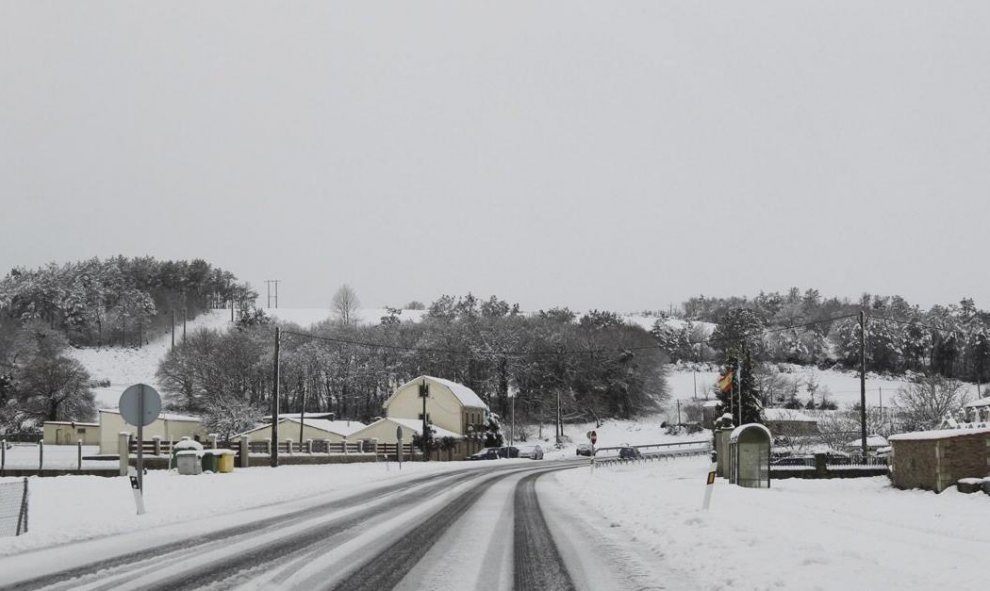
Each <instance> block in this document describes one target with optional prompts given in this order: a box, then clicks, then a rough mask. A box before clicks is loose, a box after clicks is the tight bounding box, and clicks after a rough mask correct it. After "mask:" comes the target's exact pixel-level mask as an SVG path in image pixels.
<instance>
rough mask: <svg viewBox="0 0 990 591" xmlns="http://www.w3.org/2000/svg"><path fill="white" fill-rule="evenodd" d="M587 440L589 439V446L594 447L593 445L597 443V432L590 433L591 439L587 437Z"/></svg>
mask: <svg viewBox="0 0 990 591" xmlns="http://www.w3.org/2000/svg"><path fill="white" fill-rule="evenodd" d="M589 439H591V445H594V444H596V443H598V432H597V431H592V432H591V437H589Z"/></svg>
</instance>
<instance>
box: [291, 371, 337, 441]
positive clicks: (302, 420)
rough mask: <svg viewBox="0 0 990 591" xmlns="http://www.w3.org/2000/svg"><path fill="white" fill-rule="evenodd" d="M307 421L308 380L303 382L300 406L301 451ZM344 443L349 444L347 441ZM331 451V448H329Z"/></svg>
mask: <svg viewBox="0 0 990 591" xmlns="http://www.w3.org/2000/svg"><path fill="white" fill-rule="evenodd" d="M305 423H306V382H303V391H302V406H300V407H299V453H302V444H303V427H304V426H305ZM344 445H347V444H346V443H345V444H344ZM327 451H328V452H329V450H327Z"/></svg>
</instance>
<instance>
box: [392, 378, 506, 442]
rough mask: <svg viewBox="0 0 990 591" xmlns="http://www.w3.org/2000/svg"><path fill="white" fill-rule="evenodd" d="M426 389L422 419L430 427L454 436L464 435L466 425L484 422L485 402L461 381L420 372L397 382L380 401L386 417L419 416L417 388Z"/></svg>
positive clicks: (420, 403) (419, 406)
mask: <svg viewBox="0 0 990 591" xmlns="http://www.w3.org/2000/svg"><path fill="white" fill-rule="evenodd" d="M423 387H425V389H426V393H427V396H426V403H425V405H426V420H427V422H428V423H430V424H431V425H433V426H434V427H438V428H440V429H443V430H445V431H449V432H451V433H454V434H456V435H458V436H463V435H467V434H468V433H469V430H468V427H469V426H472V427H473V428H474V429H478V428H479V427H480V426H481V425H483V424H484V423H485V420H486V416H487V414H488V405H487V404H485V402H484V401H483V400H482V399H481V398H480V397H479V396H478V395H477V394H475V393H474V390H472V389H471V388H468V387H467V386H465V385H463V384H458V383H457V382H452V381H450V380H445V379H443V378H435V377H433V376H420V377H418V378H416V379H414V380H411V381H409V382H407V383H405V384H403V385H401V386H399V387H398V388H397V389H396V390H395V392H394V393H393V394H392V395H391V396H389V398H388V400H386V401H385V404H384V405H383V407H384V409H385V417H386V418H390V419H412V420H415V421H420V423H422V420H423V405H424V402H423V400H424V399H423V398H422V397H420V388H423Z"/></svg>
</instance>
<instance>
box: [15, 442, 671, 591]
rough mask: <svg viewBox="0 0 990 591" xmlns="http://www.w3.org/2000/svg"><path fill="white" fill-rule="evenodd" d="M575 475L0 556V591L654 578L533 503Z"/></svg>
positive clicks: (487, 478)
mask: <svg viewBox="0 0 990 591" xmlns="http://www.w3.org/2000/svg"><path fill="white" fill-rule="evenodd" d="M585 466H587V463H586V461H574V460H570V461H546V462H521V461H507V462H497V463H495V462H493V463H487V462H486V463H484V465H480V466H477V467H473V466H472V467H470V468H466V469H461V470H452V471H447V472H443V473H434V474H427V475H422V476H417V477H415V478H410V479H405V480H403V481H401V482H386V483H381V484H377V485H375V486H373V487H368V488H366V489H364V490H361V491H360V492H351V493H349V494H347V495H344V496H341V495H337V496H336V497H335V498H333V499H332V500H324V501H322V502H314V501H313V500H312V499H310V500H306V501H292V502H287V503H277V504H273V505H268V506H263V507H257V508H254V509H249V510H246V511H242V512H240V513H237V514H234V515H225V516H217V517H216V518H207V519H200V520H195V521H188V522H184V523H177V524H171V525H165V526H160V527H156V528H153V529H152V530H149V531H143V532H135V533H129V534H122V535H113V536H106V537H101V538H96V539H91V540H87V541H82V542H77V543H74V544H72V545H71V546H68V545H62V546H56V547H50V548H45V549H39V550H35V551H30V552H23V553H19V554H13V555H11V556H7V557H4V558H2V559H0V573H3V585H4V586H3V587H2V588H3V589H19V590H23V589H170V590H171V589H200V588H210V589H233V588H243V589H341V590H343V589H348V590H352V589H353V590H374V591H382V590H384V589H477V588H485V589H493V590H496V589H533V590H535V589H540V590H547V589H592V588H594V589H598V590H600V589H626V588H644V587H647V586H648V580H649V579H651V578H653V577H654V576H659V575H658V574H656V573H654V572H653V570H652V568H653V566H652V565H651V564H650V562H651V561H649V560H644V558H648V557H643V556H640V555H639V554H638V552H637V551H635V549H628V551H626V550H622V549H621V548H622V546H623V544H622V541H621V540H609V532H607V531H606V532H600V531H595V528H594V527H593V526H592V525H591V524H590V523H588V522H587V519H588V516H585V515H582V514H581V511H580V510H579V509H578V508H577V507H576V506H574V505H570V504H568V503H566V502H561V501H560V497H559V495H545V494H543V489H544V487H552V488H557V487H559V486H560V484H559V483H557V482H555V481H553V478H554V475H555V474H556V473H558V472H560V471H562V470H568V469H572V468H578V467H585ZM551 497H552V498H551ZM626 545H628V544H626ZM603 547H606V548H608V549H609V551H608V552H603V551H602V548H603ZM620 555H621V556H620ZM653 558H654V559H653V561H652V562H654V563H655V562H656V560H655V556H654V557H653Z"/></svg>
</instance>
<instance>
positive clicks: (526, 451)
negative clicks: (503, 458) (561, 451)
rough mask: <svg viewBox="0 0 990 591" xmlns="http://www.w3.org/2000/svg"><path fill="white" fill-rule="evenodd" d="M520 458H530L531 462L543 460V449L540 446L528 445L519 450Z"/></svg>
mask: <svg viewBox="0 0 990 591" xmlns="http://www.w3.org/2000/svg"><path fill="white" fill-rule="evenodd" d="M519 457H520V458H529V459H531V460H542V459H543V448H542V447H540V446H539V445H526V446H523V447H520V448H519Z"/></svg>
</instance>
